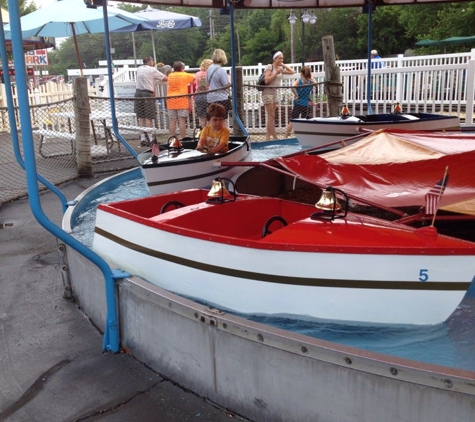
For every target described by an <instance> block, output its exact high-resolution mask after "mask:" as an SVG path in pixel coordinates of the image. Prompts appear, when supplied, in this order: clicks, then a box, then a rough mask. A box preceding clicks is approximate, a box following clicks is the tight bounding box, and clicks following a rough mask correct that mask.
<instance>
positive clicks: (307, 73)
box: [285, 66, 317, 138]
mask: <svg viewBox="0 0 475 422" xmlns="http://www.w3.org/2000/svg"><path fill="white" fill-rule="evenodd" d="M316 83H317V81H316V80H315V79H314V78H313V76H312V72H311V70H310V67H309V66H302V69H300V78H298V79H296V80H295V81H294V83H293V84H292V92H293V94H294V102H293V108H292V114H291V115H290V118H291V119H297V118H299V117H302V118H304V119H306V118H307V117H308V116H310V115H311V108H310V107H309V106H308V103H309V101H310V94H311V93H312V89H313V84H316ZM291 130H292V123H290V122H289V124H288V125H287V129H285V137H286V138H288V137H289V136H290V132H291Z"/></svg>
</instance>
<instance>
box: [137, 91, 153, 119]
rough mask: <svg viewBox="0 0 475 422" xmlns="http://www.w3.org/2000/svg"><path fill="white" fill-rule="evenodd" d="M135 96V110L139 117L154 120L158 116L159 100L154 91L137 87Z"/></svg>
mask: <svg viewBox="0 0 475 422" xmlns="http://www.w3.org/2000/svg"><path fill="white" fill-rule="evenodd" d="M135 98H136V100H135V101H134V112H135V114H136V115H137V118H138V119H148V120H154V119H156V118H157V101H156V100H155V95H154V93H153V92H152V91H146V90H142V89H137V90H136V91H135Z"/></svg>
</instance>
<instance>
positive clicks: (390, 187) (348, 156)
mask: <svg viewBox="0 0 475 422" xmlns="http://www.w3.org/2000/svg"><path fill="white" fill-rule="evenodd" d="M274 162H275V163H276V164H277V165H278V166H281V167H282V168H284V169H285V170H286V171H288V172H290V173H292V174H294V175H296V176H298V177H299V178H300V179H302V180H305V181H307V182H309V183H312V184H314V185H317V186H319V187H326V186H333V187H335V188H339V189H341V190H343V191H344V192H345V193H346V194H347V195H349V196H351V197H353V198H354V199H356V200H357V198H362V199H364V200H365V201H370V202H373V203H377V204H380V205H382V206H385V207H390V208H397V207H411V206H421V207H422V206H424V205H425V195H426V194H427V193H428V192H429V190H430V189H431V188H432V187H433V186H434V185H435V184H436V183H437V182H439V181H440V180H441V179H442V178H443V177H444V173H445V169H446V168H447V167H448V175H449V180H448V184H447V188H446V189H445V192H444V194H443V196H442V198H441V200H440V203H439V209H443V210H446V211H452V212H456V213H462V214H467V215H471V216H475V178H474V177H473V165H474V163H475V136H471V135H465V134H462V133H457V134H448V133H430V134H426V133H423V132H410V131H384V130H383V131H379V132H377V133H374V134H371V135H369V136H368V137H366V138H365V139H363V140H362V141H359V142H357V143H355V144H353V145H350V146H348V147H345V148H341V149H340V150H337V151H333V152H330V153H326V154H322V155H321V156H318V155H311V154H306V153H305V152H303V153H302V154H298V155H293V156H284V157H279V158H276V159H275V160H274Z"/></svg>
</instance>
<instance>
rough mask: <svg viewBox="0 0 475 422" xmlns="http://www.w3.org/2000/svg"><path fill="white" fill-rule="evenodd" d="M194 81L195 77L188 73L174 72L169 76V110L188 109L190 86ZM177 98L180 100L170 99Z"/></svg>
mask: <svg viewBox="0 0 475 422" xmlns="http://www.w3.org/2000/svg"><path fill="white" fill-rule="evenodd" d="M194 80H195V75H193V74H191V73H186V72H173V73H170V74H169V75H168V93H167V96H168V99H167V108H169V109H172V110H180V109H187V108H188V98H189V97H188V96H187V95H188V85H189V84H191V83H193V81H194ZM183 95H184V96H183ZM176 96H179V98H170V97H176Z"/></svg>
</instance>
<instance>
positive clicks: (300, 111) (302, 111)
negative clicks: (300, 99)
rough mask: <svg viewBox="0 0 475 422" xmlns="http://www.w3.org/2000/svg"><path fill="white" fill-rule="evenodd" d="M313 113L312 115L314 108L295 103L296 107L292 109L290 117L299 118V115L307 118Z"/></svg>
mask: <svg viewBox="0 0 475 422" xmlns="http://www.w3.org/2000/svg"><path fill="white" fill-rule="evenodd" d="M311 115H312V109H311V108H310V107H308V106H303V105H298V104H296V105H294V108H293V109H292V113H291V114H290V118H291V119H298V118H299V117H302V118H303V119H306V118H307V117H309V116H311Z"/></svg>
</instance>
